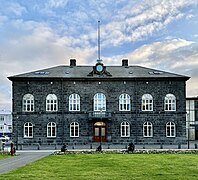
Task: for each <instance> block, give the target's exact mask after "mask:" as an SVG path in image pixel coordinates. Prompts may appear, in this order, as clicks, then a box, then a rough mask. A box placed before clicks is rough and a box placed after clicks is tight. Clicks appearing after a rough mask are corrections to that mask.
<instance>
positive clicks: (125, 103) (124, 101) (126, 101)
mask: <svg viewBox="0 0 198 180" xmlns="http://www.w3.org/2000/svg"><path fill="white" fill-rule="evenodd" d="M119 110H120V111H130V96H129V95H128V94H121V95H120V97H119Z"/></svg>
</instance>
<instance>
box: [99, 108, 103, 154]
mask: <svg viewBox="0 0 198 180" xmlns="http://www.w3.org/2000/svg"><path fill="white" fill-rule="evenodd" d="M102 110H103V108H100V118H101V122H102ZM100 148H101V150H102V126H100Z"/></svg>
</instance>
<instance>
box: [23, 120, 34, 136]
mask: <svg viewBox="0 0 198 180" xmlns="http://www.w3.org/2000/svg"><path fill="white" fill-rule="evenodd" d="M24 138H33V124H32V123H30V122H27V123H25V124H24Z"/></svg>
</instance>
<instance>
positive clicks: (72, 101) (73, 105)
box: [69, 94, 80, 111]
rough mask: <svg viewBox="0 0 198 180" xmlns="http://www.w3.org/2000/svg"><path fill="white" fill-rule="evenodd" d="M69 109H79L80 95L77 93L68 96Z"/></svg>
mask: <svg viewBox="0 0 198 180" xmlns="http://www.w3.org/2000/svg"><path fill="white" fill-rule="evenodd" d="M69 111H80V96H79V95H78V94H71V95H70V96H69Z"/></svg>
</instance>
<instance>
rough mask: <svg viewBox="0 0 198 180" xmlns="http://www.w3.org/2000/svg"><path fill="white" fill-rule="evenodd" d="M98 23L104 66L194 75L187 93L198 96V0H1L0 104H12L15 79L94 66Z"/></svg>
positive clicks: (188, 83)
mask: <svg viewBox="0 0 198 180" xmlns="http://www.w3.org/2000/svg"><path fill="white" fill-rule="evenodd" d="M98 20H100V21H101V58H102V59H103V63H104V64H105V65H121V59H123V58H127V59H129V64H130V65H140V66H146V67H150V68H156V69H160V70H165V71H169V72H174V73H179V74H183V75H187V76H190V77H191V79H190V80H189V81H188V82H187V96H197V95H198V83H197V82H198V0H0V109H7V110H10V109H11V82H10V81H9V80H8V79H7V77H8V76H11V75H16V74H21V73H24V72H29V71H33V70H38V69H43V68H47V67H51V66H57V65H62V64H66V65H69V59H71V58H75V59H77V65H94V64H95V62H96V59H97V22H98Z"/></svg>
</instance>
